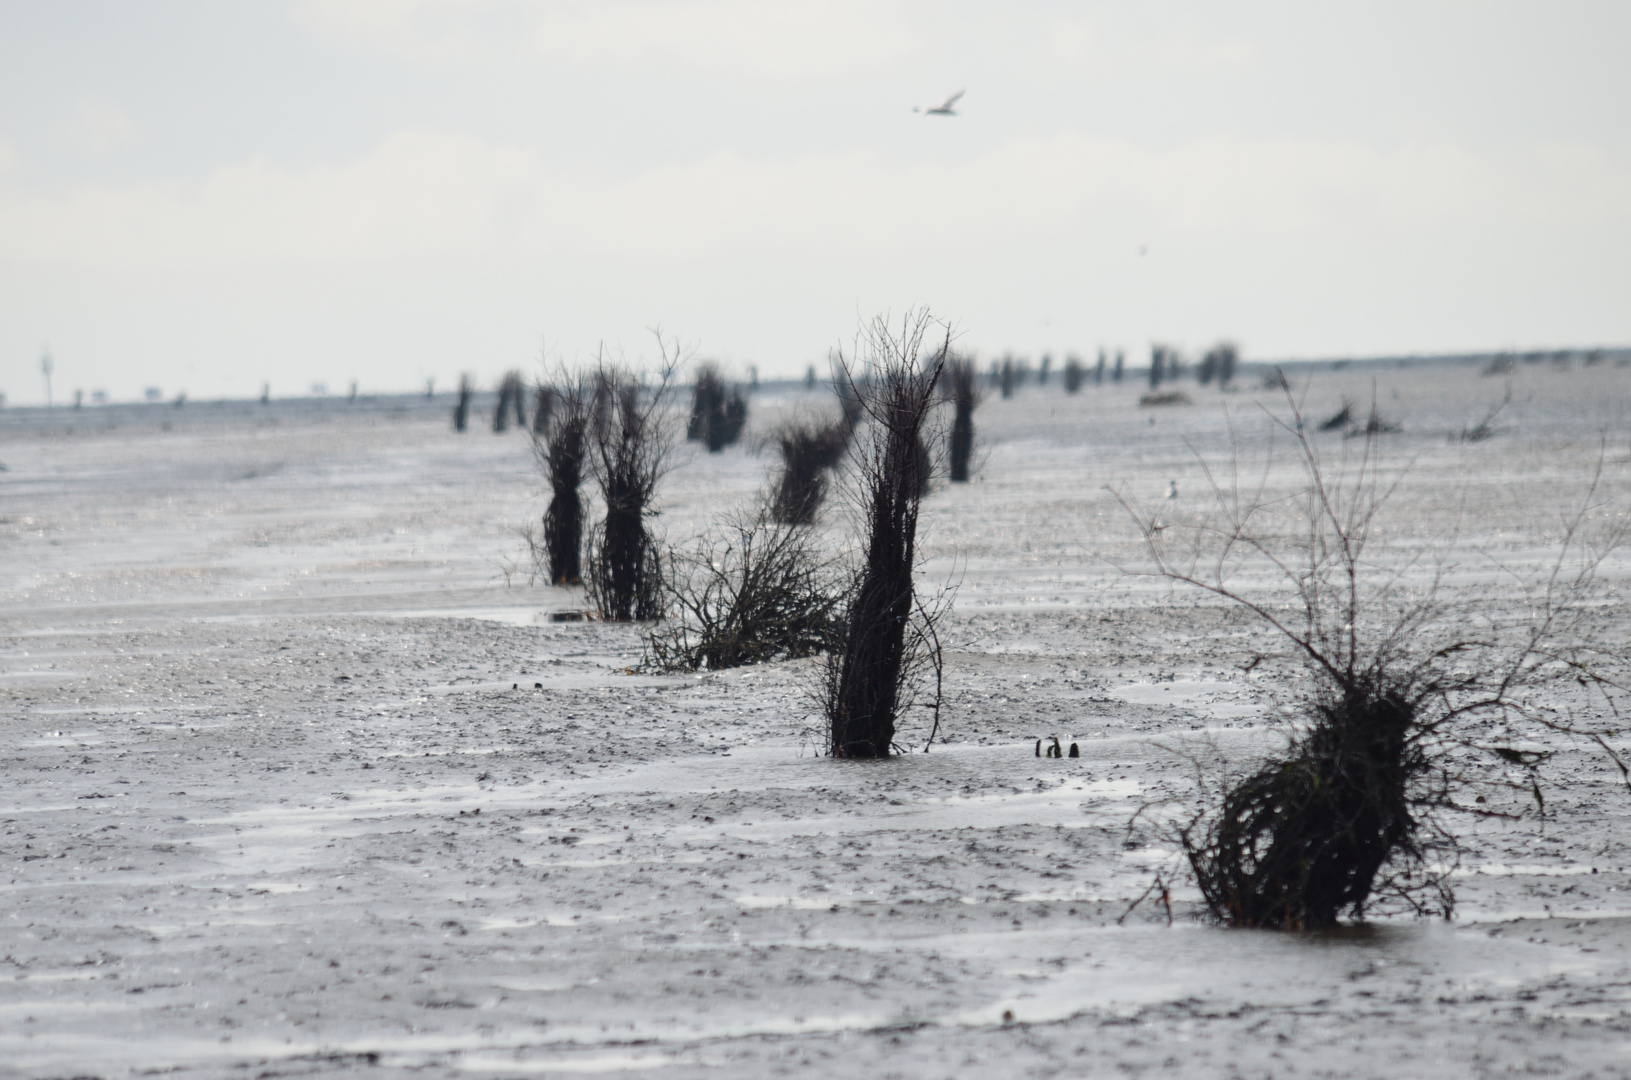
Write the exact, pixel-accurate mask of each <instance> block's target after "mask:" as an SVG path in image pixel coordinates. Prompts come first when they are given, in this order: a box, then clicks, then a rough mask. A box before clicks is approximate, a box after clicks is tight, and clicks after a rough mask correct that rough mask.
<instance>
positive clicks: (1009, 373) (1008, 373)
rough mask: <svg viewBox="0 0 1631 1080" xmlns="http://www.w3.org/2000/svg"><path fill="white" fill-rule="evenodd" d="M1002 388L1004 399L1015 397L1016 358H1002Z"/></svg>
mask: <svg viewBox="0 0 1631 1080" xmlns="http://www.w3.org/2000/svg"><path fill="white" fill-rule="evenodd" d="M1001 386H1002V396H1003V397H1004V398H1011V397H1013V396H1014V358H1013V357H1012V356H1005V357H1003V358H1002V382H1001Z"/></svg>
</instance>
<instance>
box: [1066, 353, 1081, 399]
mask: <svg viewBox="0 0 1631 1080" xmlns="http://www.w3.org/2000/svg"><path fill="white" fill-rule="evenodd" d="M1082 376H1083V371H1082V361H1081V359H1080V358H1079V357H1076V356H1067V357H1065V393H1067V394H1074V393H1076V392H1077V391H1079V390H1081V388H1082Z"/></svg>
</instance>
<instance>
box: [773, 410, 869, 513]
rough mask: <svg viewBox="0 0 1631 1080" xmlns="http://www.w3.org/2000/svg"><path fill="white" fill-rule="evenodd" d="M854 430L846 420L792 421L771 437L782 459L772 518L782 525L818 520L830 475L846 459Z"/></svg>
mask: <svg viewBox="0 0 1631 1080" xmlns="http://www.w3.org/2000/svg"><path fill="white" fill-rule="evenodd" d="M852 432H853V428H852V426H851V425H849V424H846V423H845V422H844V421H843V420H839V421H837V422H834V423H830V424H818V423H814V422H810V421H792V422H790V423H787V424H784V425H783V426H782V427H781V428H780V429H779V430H778V431H777V432H776V433H775V434H774V435H773V436H772V437H771V441H772V442H773V443H774V444H775V447H776V451H777V453H778V454H780V455H781V461H782V471H781V477H780V479H779V480H778V481H777V483H776V494H775V497H774V499H773V500H772V501H771V506H770V516H771V519H772V520H774V521H776V522H779V523H781V524H783V525H808V524H810V523H811V522H813V521H815V516H816V512H817V511H818V510H820V509H821V504H822V502H823V501H824V500H825V499H826V495H827V475H828V473H830V472H831V471H832V470H833V469H834V468H836V467H837V466H838V463H839V462H840V461H842V460H843V459H844V453H845V451H847V450H848V449H849V441H850V435H851V433H852Z"/></svg>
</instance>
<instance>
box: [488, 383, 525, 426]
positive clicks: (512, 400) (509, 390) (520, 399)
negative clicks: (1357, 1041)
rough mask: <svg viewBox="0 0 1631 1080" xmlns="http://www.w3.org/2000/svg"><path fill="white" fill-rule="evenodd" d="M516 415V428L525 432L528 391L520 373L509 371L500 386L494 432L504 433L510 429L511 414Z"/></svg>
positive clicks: (494, 411) (494, 416)
mask: <svg viewBox="0 0 1631 1080" xmlns="http://www.w3.org/2000/svg"><path fill="white" fill-rule="evenodd" d="M512 412H513V413H514V415H515V423H516V426H517V427H519V428H521V429H523V430H525V429H526V426H527V402H526V389H525V387H524V386H523V384H522V382H521V373H520V372H519V371H507V372H505V373H504V378H503V379H502V380H500V382H499V384H498V408H497V409H495V410H493V430H494V431H498V432H501V431H504V430H505V429H506V428H507V427H509V422H510V415H511V413H512Z"/></svg>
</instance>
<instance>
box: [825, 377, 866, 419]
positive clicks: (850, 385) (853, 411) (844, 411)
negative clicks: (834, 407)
mask: <svg viewBox="0 0 1631 1080" xmlns="http://www.w3.org/2000/svg"><path fill="white" fill-rule="evenodd" d="M865 385H866V377H865V375H864V374H863V375H862V377H861V378H860V379H856V378H852V377H851V375H850V373H849V372H847V371H845V370H844V367H843V364H842V362H839V363H836V364H835V365H834V370H833V389H834V391H835V392H836V393H837V394H838V409H839V413H840V415H841V416H842V418H843V423H844V430H845V431H846V432H853V431H854V430H855V425H857V424H859V423H860V422H861V413H862V411H863V406H862V405H861V395H862V389H863V387H865Z"/></svg>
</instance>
